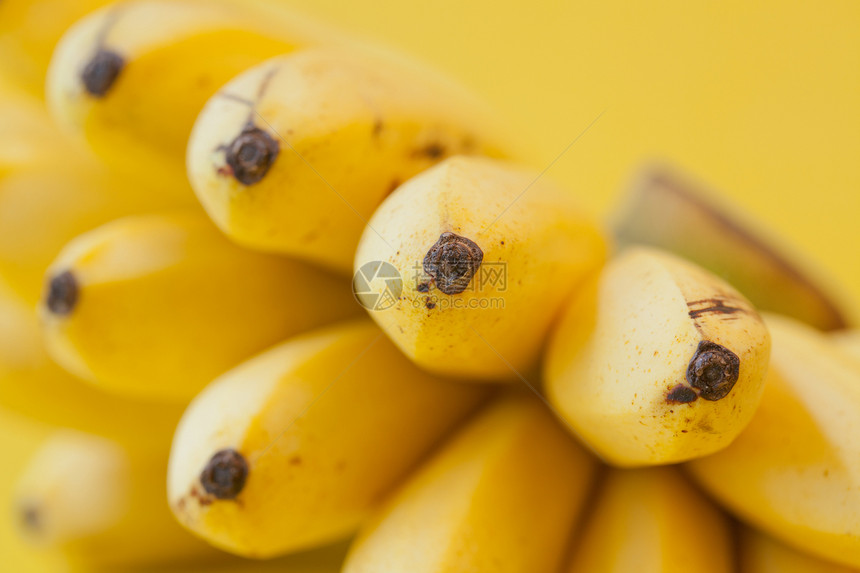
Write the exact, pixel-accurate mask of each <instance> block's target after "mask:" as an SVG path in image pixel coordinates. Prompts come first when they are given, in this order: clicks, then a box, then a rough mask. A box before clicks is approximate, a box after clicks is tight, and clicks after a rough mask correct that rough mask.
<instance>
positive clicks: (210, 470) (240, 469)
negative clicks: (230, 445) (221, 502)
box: [200, 449, 248, 499]
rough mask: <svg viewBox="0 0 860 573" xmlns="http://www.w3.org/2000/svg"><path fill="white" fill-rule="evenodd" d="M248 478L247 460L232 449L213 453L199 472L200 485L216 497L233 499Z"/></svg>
mask: <svg viewBox="0 0 860 573" xmlns="http://www.w3.org/2000/svg"><path fill="white" fill-rule="evenodd" d="M247 479H248V462H247V461H246V460H245V458H244V456H242V454H240V453H239V452H237V451H236V450H233V449H226V450H220V451H218V452H216V453H215V455H213V456H212V457H211V458H210V459H209V462H208V463H207V464H206V467H205V468H203V471H202V472H200V485H202V486H203V489H204V490H206V493H208V494H210V495H212V496H214V497H215V498H217V499H235V498H236V497H237V496H238V495H239V494H240V493H241V492H242V489H243V488H244V487H245V481H246V480H247Z"/></svg>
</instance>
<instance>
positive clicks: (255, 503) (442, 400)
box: [168, 320, 486, 558]
mask: <svg viewBox="0 0 860 573" xmlns="http://www.w3.org/2000/svg"><path fill="white" fill-rule="evenodd" d="M484 396H486V391H485V389H484V388H483V387H481V386H475V385H470V384H459V383H456V382H447V381H444V380H439V379H437V378H434V377H432V376H430V375H428V374H426V373H423V372H421V371H420V370H418V369H417V368H415V367H414V366H413V365H412V364H411V363H410V362H409V361H408V360H407V359H406V358H404V357H403V356H402V355H401V354H400V353H399V352H398V351H397V349H396V348H395V347H394V345H392V344H391V343H390V342H389V341H388V340H387V339H386V338H385V336H384V335H383V333H382V332H381V331H380V330H379V329H378V328H376V326H374V325H373V324H372V323H371V322H370V321H367V320H362V321H359V322H350V323H344V324H340V325H338V326H334V327H329V328H327V329H323V330H319V331H315V332H313V333H310V334H306V335H304V336H300V337H297V338H294V339H292V340H290V341H288V342H285V343H283V344H281V345H280V346H276V347H275V348H273V349H271V350H269V351H267V352H265V353H263V354H261V355H259V356H257V357H256V358H253V359H252V360H250V361H248V362H246V363H244V364H242V365H240V366H239V367H237V368H235V369H234V370H232V371H230V372H228V373H227V374H225V375H224V376H222V377H221V378H219V379H218V380H216V381H215V382H213V383H212V384H211V385H210V386H209V387H207V388H206V389H205V390H204V391H203V392H202V393H201V394H200V396H198V397H197V398H196V399H195V400H194V401H193V402H192V403H191V406H190V407H189V409H188V411H187V412H186V413H185V416H184V417H183V418H182V421H181V422H180V424H179V428H178V429H177V431H176V437H175V439H174V443H173V451H172V453H171V458H170V467H169V473H168V495H169V500H170V505H171V507H172V508H173V511H174V513H175V514H176V516H177V518H178V519H179V520H180V521H181V522H182V523H183V524H185V526H186V527H188V528H189V529H191V531H193V532H194V533H196V534H197V535H200V536H201V537H203V538H205V539H206V540H207V541H209V542H210V543H212V544H213V545H215V546H217V547H220V548H222V549H225V550H227V551H230V552H233V553H236V554H239V555H244V556H247V557H258V558H266V557H271V556H273V555H276V554H279V553H287V552H290V551H296V550H299V549H304V548H309V547H314V546H319V545H323V544H325V543H328V542H331V541H335V540H337V539H343V538H345V537H347V536H348V535H350V534H351V533H352V532H353V531H354V530H355V529H356V528H357V527H358V526H359V524H360V523H361V522H362V521H363V520H364V519H365V517H366V516H367V515H368V513H369V512H370V511H371V509H372V508H373V507H374V506H375V505H376V504H377V502H378V500H379V499H380V497H381V496H383V495H384V494H385V493H386V492H387V491H388V490H389V488H391V487H392V486H393V485H394V484H395V483H396V482H397V481H398V480H399V479H401V478H402V477H403V476H404V475H405V473H406V472H407V471H408V470H409V469H410V468H412V467H413V466H414V464H415V463H416V462H417V461H418V460H419V459H420V458H421V457H422V456H423V455H424V454H425V453H426V452H427V451H428V450H429V449H430V447H432V446H433V445H434V444H435V443H436V442H437V441H439V440H440V439H441V437H442V436H443V435H444V434H445V433H446V432H448V431H449V430H450V429H451V428H452V427H453V426H454V425H455V424H457V423H458V422H459V421H460V420H462V419H463V418H464V417H465V416H466V415H467V414H468V413H469V412H470V411H472V410H473V409H474V408H475V407H476V406H477V405H478V403H479V402H480V401H481V400H482V399H483V398H484Z"/></svg>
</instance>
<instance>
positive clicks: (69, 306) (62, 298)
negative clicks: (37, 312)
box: [45, 271, 80, 316]
mask: <svg viewBox="0 0 860 573" xmlns="http://www.w3.org/2000/svg"><path fill="white" fill-rule="evenodd" d="M79 297H80V288H79V287H78V281H77V279H76V278H75V275H73V274H72V272H71V271H63V272H62V273H60V274H58V275H54V277H53V278H51V280H50V281H48V289H47V293H46V294H45V307H47V309H48V310H49V311H50V312H51V313H52V314H56V315H58V316H66V315H68V314H71V312H72V311H73V310H74V309H75V306H76V305H77V303H78V298H79Z"/></svg>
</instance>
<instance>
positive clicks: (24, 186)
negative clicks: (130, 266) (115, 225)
mask: <svg viewBox="0 0 860 573" xmlns="http://www.w3.org/2000/svg"><path fill="white" fill-rule="evenodd" d="M0 125H2V126H3V137H2V138H0V229H2V230H3V232H2V233H0V277H2V279H3V280H4V281H6V282H7V283H8V284H9V286H11V287H12V288H13V289H14V290H15V292H16V293H17V294H18V295H20V296H22V297H24V298H25V299H26V300H27V301H28V302H30V303H32V304H35V303H36V302H37V301H38V298H39V295H40V293H41V291H42V281H43V277H44V274H45V269H46V268H47V267H48V265H49V264H50V262H51V261H52V260H53V259H54V257H55V256H57V253H58V252H59V251H60V248H61V247H62V246H63V245H64V244H65V243H67V242H68V241H69V240H71V239H72V238H73V237H75V236H77V235H79V234H81V233H83V232H85V231H89V230H90V229H92V228H94V227H96V226H98V225H101V224H103V223H106V222H108V221H110V220H112V219H115V218H117V217H122V216H125V215H130V214H133V213H142V212H150V211H153V210H157V209H163V208H166V207H172V206H179V205H193V202H192V200H191V199H193V198H192V197H191V194H187V195H188V198H187V200H185V201H180V200H178V199H177V198H176V197H173V196H170V195H169V194H164V193H162V192H161V191H160V190H159V188H158V186H157V185H153V184H150V182H149V180H148V179H147V178H145V177H134V178H132V177H128V176H127V174H123V173H119V172H116V171H111V170H108V169H107V168H106V166H104V165H103V164H101V163H100V162H98V161H97V160H96V159H95V158H94V157H92V155H91V154H89V153H87V152H86V150H84V149H82V148H81V147H80V146H79V145H75V144H74V143H73V142H72V141H70V140H69V139H68V138H66V137H64V136H63V135H62V134H61V133H60V132H59V131H58V130H57V128H56V127H55V126H54V125H53V124H52V122H51V120H50V118H49V117H48V115H47V113H45V111H44V109H43V108H42V106H41V103H40V102H38V101H36V100H35V99H34V98H32V97H31V96H28V95H26V94H24V93H22V92H21V91H20V90H16V89H15V88H14V86H11V85H9V84H8V82H6V81H5V80H4V79H3V78H2V76H0ZM186 187H187V183H186Z"/></svg>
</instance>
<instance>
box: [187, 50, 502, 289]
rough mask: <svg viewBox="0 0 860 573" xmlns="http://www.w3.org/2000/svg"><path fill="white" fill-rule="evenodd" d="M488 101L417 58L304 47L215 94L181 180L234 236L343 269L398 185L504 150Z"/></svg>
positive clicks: (203, 115) (200, 121)
mask: <svg viewBox="0 0 860 573" xmlns="http://www.w3.org/2000/svg"><path fill="white" fill-rule="evenodd" d="M485 108H486V106H485V105H482V104H481V103H480V102H478V101H476V100H475V98H474V97H472V96H471V95H470V94H468V93H467V92H466V91H465V90H463V89H462V88H460V87H459V86H456V85H453V84H452V83H451V82H448V81H446V80H445V79H444V78H437V77H436V76H435V75H434V74H433V73H431V71H430V70H427V69H424V68H422V67H420V66H417V65H416V64H415V63H414V62H402V61H400V60H399V59H395V58H393V57H391V56H389V55H386V56H382V55H379V54H372V55H370V54H367V53H364V52H361V53H356V51H355V50H351V51H346V50H325V49H311V50H305V51H300V52H297V53H294V54H290V55H286V56H279V57H277V58H274V59H272V60H268V61H266V62H264V63H262V64H260V65H259V66H257V67H255V68H253V69H251V70H248V71H247V72H245V73H243V74H241V75H239V76H238V77H237V78H235V79H233V80H232V81H230V82H229V83H228V84H227V85H225V86H224V87H223V88H221V90H219V91H218V93H217V94H215V96H214V97H213V98H212V99H211V100H210V101H209V102H208V103H207V104H206V107H205V108H204V109H203V111H202V112H201V114H200V116H199V117H198V119H197V123H196V124H195V126H194V131H193V133H192V135H191V140H190V142H189V146H188V175H189V179H190V180H191V183H192V185H193V186H194V190H195V191H196V192H197V195H198V197H199V198H200V201H201V203H202V204H203V206H204V207H205V208H206V210H207V211H208V212H209V215H210V216H211V217H212V219H213V220H214V221H215V222H216V223H217V224H218V225H219V226H220V227H221V229H223V230H224V232H225V233H227V234H228V235H229V236H230V237H231V238H233V239H234V240H235V241H237V242H238V243H240V244H243V245H247V246H249V247H253V248H258V249H262V250H267V251H278V252H284V253H289V254H291V255H296V256H300V257H304V258H308V259H311V260H314V261H318V262H320V263H322V264H325V265H327V266H329V267H332V268H335V269H338V270H340V271H344V272H347V273H348V272H350V270H351V269H352V261H353V257H354V255H355V247H356V245H357V244H358V239H359V237H360V236H361V232H362V230H363V229H364V225H365V223H366V222H367V219H368V218H369V217H370V216H371V214H372V213H373V211H374V209H375V208H376V207H377V206H378V205H379V203H380V202H382V200H383V199H384V198H385V197H386V196H387V195H388V194H389V193H391V192H392V191H393V190H394V189H395V188H396V187H397V186H398V185H399V184H400V183H402V182H403V181H405V180H406V179H408V178H410V177H412V176H413V175H415V174H416V173H419V172H421V171H423V170H424V169H426V168H427V167H429V166H431V165H433V164H435V163H438V162H439V161H441V160H442V159H444V158H446V157H449V156H451V155H455V154H483V155H498V154H500V153H501V151H500V148H499V146H500V143H499V140H500V137H499V136H497V135H496V134H495V132H496V131H497V130H496V128H495V127H494V125H495V123H497V122H494V121H493V120H492V119H491V118H490V117H489V116H488V114H487V113H486V112H485V111H484V110H485Z"/></svg>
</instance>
